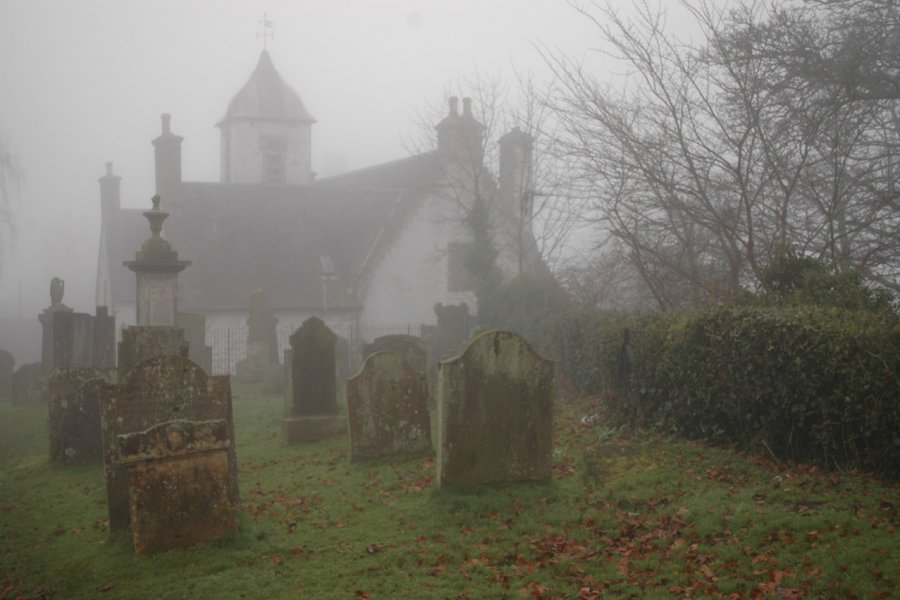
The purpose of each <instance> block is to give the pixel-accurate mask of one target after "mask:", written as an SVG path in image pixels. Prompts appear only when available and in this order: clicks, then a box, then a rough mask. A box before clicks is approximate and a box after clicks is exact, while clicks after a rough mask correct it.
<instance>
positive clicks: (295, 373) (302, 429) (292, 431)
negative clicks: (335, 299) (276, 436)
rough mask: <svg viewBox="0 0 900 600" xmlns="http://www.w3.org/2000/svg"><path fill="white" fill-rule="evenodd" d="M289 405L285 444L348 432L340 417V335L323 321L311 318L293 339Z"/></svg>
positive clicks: (345, 423)
mask: <svg viewBox="0 0 900 600" xmlns="http://www.w3.org/2000/svg"><path fill="white" fill-rule="evenodd" d="M290 343H291V354H290V361H291V362H290V369H291V374H290V377H291V381H290V386H289V388H290V390H289V391H290V394H291V395H290V396H289V398H290V404H289V405H288V406H287V415H286V416H285V420H284V438H285V442H286V443H289V444H290V443H292V442H296V441H312V440H317V439H322V438H325V437H329V436H332V435H340V434H342V433H346V431H347V422H346V419H344V418H343V417H340V416H339V415H338V403H337V381H336V379H337V365H336V356H335V346H336V343H337V336H336V335H335V334H334V332H333V331H331V329H329V328H328V327H327V326H326V325H325V323H323V322H322V320H321V319H318V318H316V317H311V318H309V319H307V320H306V321H304V323H303V324H302V325H301V326H300V327H299V328H298V329H297V331H295V332H294V334H293V335H291V337H290Z"/></svg>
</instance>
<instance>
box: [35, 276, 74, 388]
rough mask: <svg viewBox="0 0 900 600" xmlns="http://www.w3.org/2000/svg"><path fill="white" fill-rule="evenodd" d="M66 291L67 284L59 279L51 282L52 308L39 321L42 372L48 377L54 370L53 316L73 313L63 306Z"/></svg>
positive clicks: (46, 310) (42, 314) (48, 308)
mask: <svg viewBox="0 0 900 600" xmlns="http://www.w3.org/2000/svg"><path fill="white" fill-rule="evenodd" d="M65 291H66V282H65V281H63V280H62V279H60V278H59V277H54V278H53V279H51V280H50V306H48V307H47V308H45V309H44V310H43V311H42V312H41V314H40V315H38V320H39V321H40V322H41V327H42V330H43V331H42V336H41V371H42V372H43V373H44V374H45V375H46V374H48V373H50V371H51V370H52V369H53V367H54V364H53V315H54V314H56V313H58V312H72V309H71V308H69V307H68V306H66V305H65V304H63V301H62V299H63V294H65Z"/></svg>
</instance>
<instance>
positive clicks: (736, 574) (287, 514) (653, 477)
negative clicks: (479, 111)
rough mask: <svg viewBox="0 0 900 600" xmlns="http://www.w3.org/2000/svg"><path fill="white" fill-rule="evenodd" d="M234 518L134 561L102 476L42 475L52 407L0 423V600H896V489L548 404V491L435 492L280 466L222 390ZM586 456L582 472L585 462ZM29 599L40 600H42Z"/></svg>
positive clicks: (389, 479)
mask: <svg viewBox="0 0 900 600" xmlns="http://www.w3.org/2000/svg"><path fill="white" fill-rule="evenodd" d="M234 392H235V399H234V412H235V429H236V436H237V451H238V461H239V465H240V476H239V477H240V487H241V494H242V503H243V512H242V515H241V517H240V521H239V522H240V528H239V531H238V532H237V533H236V534H235V535H233V536H232V537H230V538H229V539H226V540H220V541H218V542H215V543H211V544H209V545H207V546H205V547H198V548H191V549H187V550H182V551H172V552H166V553H162V554H158V555H156V556H151V557H136V556H134V555H133V553H132V551H131V547H130V542H129V540H128V539H127V538H126V537H125V536H114V537H110V535H109V532H108V530H107V527H106V520H105V519H106V496H105V486H104V480H103V470H102V467H101V466H100V465H97V466H90V467H78V468H71V467H68V468H66V467H60V466H56V465H50V464H49V463H48V461H47V456H48V452H49V443H48V440H47V433H46V407H41V406H38V405H29V406H24V407H22V406H11V405H9V404H2V405H0V599H3V598H15V597H19V596H21V597H25V598H29V597H48V596H49V597H53V598H93V597H98V598H103V597H117V598H217V599H218V598H262V597H264V598H298V597H302V598H316V599H318V598H351V599H352V598H373V599H374V598H385V599H393V598H472V599H475V598H478V599H480V598H504V597H510V598H519V597H528V598H599V597H605V598H620V597H629V596H633V597H640V598H671V597H694V598H697V597H721V598H754V597H773V598H774V597H795V598H797V597H811V598H814V597H825V598H850V597H859V598H873V597H891V595H892V593H893V590H894V589H896V588H897V587H898V586H900V545H898V543H897V526H898V520H900V519H898V507H900V489H898V487H897V486H896V485H889V484H886V483H882V482H878V481H875V480H873V479H871V478H868V477H866V476H863V475H860V474H853V473H824V472H820V471H817V470H815V469H813V468H809V467H805V466H802V465H776V464H773V463H769V462H767V461H764V460H761V459H759V458H754V457H748V456H744V455H740V454H737V453H734V452H731V451H728V450H721V449H712V448H707V447H704V446H701V445H696V444H689V443H684V442H680V441H676V440H671V439H667V438H660V437H650V438H647V437H639V436H625V435H622V434H621V433H619V432H615V431H612V430H609V429H607V428H605V427H604V426H603V425H602V424H599V423H598V422H596V421H595V422H593V423H590V424H587V425H585V424H582V423H581V422H580V417H581V416H583V415H585V414H589V413H592V412H594V411H595V410H596V407H595V405H594V404H593V403H592V402H591V401H590V400H588V399H561V400H560V401H559V402H558V403H557V405H558V406H557V419H556V427H557V432H556V449H555V451H554V463H555V467H554V480H553V481H552V482H551V483H546V484H540V485H490V486H483V487H480V488H474V489H463V490H452V491H448V490H441V489H438V488H436V487H435V486H434V482H433V477H434V470H435V469H434V461H433V458H431V457H406V458H397V459H391V460H382V461H377V462H374V463H367V464H354V463H351V462H350V461H349V439H347V438H338V439H334V440H330V441H326V442H318V443H313V444H306V445H295V446H290V447H286V446H284V445H283V443H282V441H281V435H280V417H281V407H282V401H281V399H280V398H276V397H273V396H265V395H263V394H262V393H261V391H260V388H258V387H256V386H237V387H235V390H234ZM586 450H587V452H586ZM42 594H43V596H42Z"/></svg>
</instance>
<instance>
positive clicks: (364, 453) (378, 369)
mask: <svg viewBox="0 0 900 600" xmlns="http://www.w3.org/2000/svg"><path fill="white" fill-rule="evenodd" d="M424 360H425V352H424V351H423V350H421V349H420V348H417V347H416V346H412V347H411V348H408V349H407V351H403V350H399V349H398V350H397V351H394V352H390V351H382V352H376V353H375V354H372V355H371V356H369V357H368V358H367V359H366V362H365V363H364V364H363V367H362V370H361V371H360V372H359V373H358V374H357V375H356V376H355V377H352V378H351V379H348V380H347V410H348V412H349V421H350V458H351V459H352V460H354V461H359V460H366V459H372V458H379V457H382V456H388V455H391V454H403V453H417V452H430V451H431V419H430V418H429V416H428V386H427V384H426V382H425V373H424V372H423V371H422V369H421V367H420V365H421V364H422V363H424Z"/></svg>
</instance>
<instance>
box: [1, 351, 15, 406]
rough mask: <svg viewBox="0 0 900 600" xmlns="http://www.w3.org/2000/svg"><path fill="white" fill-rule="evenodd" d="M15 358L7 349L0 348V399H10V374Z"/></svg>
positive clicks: (11, 373) (13, 367)
mask: <svg viewBox="0 0 900 600" xmlns="http://www.w3.org/2000/svg"><path fill="white" fill-rule="evenodd" d="M15 367H16V359H15V358H13V355H12V354H11V353H10V352H9V351H7V350H0V401H3V400H10V399H12V376H13V371H14V370H15Z"/></svg>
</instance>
